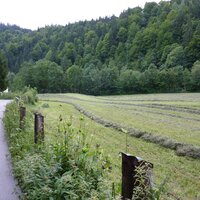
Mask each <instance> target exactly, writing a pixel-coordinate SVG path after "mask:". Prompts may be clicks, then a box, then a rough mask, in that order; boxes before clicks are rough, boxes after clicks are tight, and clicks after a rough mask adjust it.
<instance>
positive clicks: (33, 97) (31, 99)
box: [20, 87, 38, 104]
mask: <svg viewBox="0 0 200 200" xmlns="http://www.w3.org/2000/svg"><path fill="white" fill-rule="evenodd" d="M20 98H21V100H22V101H23V103H25V104H35V103H36V102H37V101H38V97H37V90H36V89H35V88H29V87H25V88H24V91H23V93H22V95H21V97H20Z"/></svg>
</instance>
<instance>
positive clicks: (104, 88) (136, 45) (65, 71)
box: [0, 0, 200, 95]
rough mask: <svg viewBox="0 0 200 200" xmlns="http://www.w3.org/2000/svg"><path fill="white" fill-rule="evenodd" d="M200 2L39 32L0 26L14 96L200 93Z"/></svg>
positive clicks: (177, 1)
mask: <svg viewBox="0 0 200 200" xmlns="http://www.w3.org/2000/svg"><path fill="white" fill-rule="evenodd" d="M199 10H200V4H199V0H171V1H161V2H160V3H158V4H157V3H155V2H150V3H146V4H145V6H144V8H143V9H142V8H140V7H136V8H132V9H128V10H126V11H124V12H122V13H121V14H120V16H119V17H115V16H111V17H105V18H99V19H98V20H91V21H80V22H77V23H73V24H67V25H66V26H46V27H45V28H41V29H38V30H37V31H31V30H26V29H21V28H19V27H17V26H12V25H4V24H0V47H1V49H2V50H3V52H4V54H5V56H6V57H7V59H8V68H9V70H10V72H11V73H9V76H8V79H9V84H10V88H11V89H13V90H16V89H20V88H21V87H24V85H30V86H32V87H37V89H38V90H39V92H82V93H87V94H96V95H98V94H115V93H143V92H179V91H200V87H199V85H200V83H199V82H200V64H199V61H200V12H199Z"/></svg>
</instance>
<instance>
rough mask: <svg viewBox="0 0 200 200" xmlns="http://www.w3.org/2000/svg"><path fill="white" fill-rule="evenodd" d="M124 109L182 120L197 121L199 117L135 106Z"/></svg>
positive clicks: (199, 120)
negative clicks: (142, 108)
mask: <svg viewBox="0 0 200 200" xmlns="http://www.w3.org/2000/svg"><path fill="white" fill-rule="evenodd" d="M115 107H116V108H119V109H121V108H122V107H120V106H115ZM123 109H124V110H133V111H139V112H146V113H151V114H156V115H162V116H168V117H173V118H178V119H184V120H188V121H197V122H200V119H195V118H191V117H183V116H180V115H176V114H168V113H162V112H157V111H149V110H141V109H137V108H131V109H130V107H129V108H124V107H123Z"/></svg>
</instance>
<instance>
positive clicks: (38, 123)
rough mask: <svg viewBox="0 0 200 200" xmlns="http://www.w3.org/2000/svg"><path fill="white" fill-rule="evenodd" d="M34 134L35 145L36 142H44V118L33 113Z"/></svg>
mask: <svg viewBox="0 0 200 200" xmlns="http://www.w3.org/2000/svg"><path fill="white" fill-rule="evenodd" d="M34 129H35V131H34V132H35V134H34V142H35V144H37V143H38V142H44V116H42V115H41V114H40V113H35V128H34Z"/></svg>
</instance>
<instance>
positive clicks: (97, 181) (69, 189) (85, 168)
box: [4, 102, 112, 200]
mask: <svg viewBox="0 0 200 200" xmlns="http://www.w3.org/2000/svg"><path fill="white" fill-rule="evenodd" d="M18 109H19V108H18V106H17V104H16V103H15V102H13V103H11V104H10V105H8V106H7V110H6V114H5V118H4V123H5V127H6V132H7V134H8V139H9V146H10V152H11V156H12V159H13V164H14V172H15V176H16V178H17V179H18V181H19V184H20V186H21V189H22V191H23V194H24V197H23V198H24V199H27V200H28V199H30V200H40V199H41V200H47V199H48V200H49V199H51V200H53V199H55V200H61V199H62V200H63V199H112V197H111V194H112V192H111V183H109V182H108V181H107V179H106V178H104V175H105V174H106V173H108V168H109V165H107V167H106V168H104V170H103V169H102V163H109V161H108V158H107V157H104V156H103V154H102V152H101V150H100V148H99V147H96V148H90V145H89V143H88V142H87V139H86V133H85V132H84V130H83V129H82V127H80V126H78V127H77V128H76V127H74V126H73V124H72V120H71V119H66V120H64V119H62V118H61V116H60V115H59V116H58V118H57V119H56V120H55V122H52V123H54V126H53V128H52V129H46V131H45V133H46V139H45V142H44V143H40V144H37V145H36V144H34V140H33V138H34V135H33V112H34V110H35V109H38V107H36V106H33V105H32V106H27V116H26V120H25V122H24V123H25V127H24V128H23V129H22V130H21V129H19V128H18V126H19V124H18V123H19V113H18ZM81 121H82V119H80V120H79V122H80V124H81V123H82V122H81ZM48 131H50V132H49V133H48Z"/></svg>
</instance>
